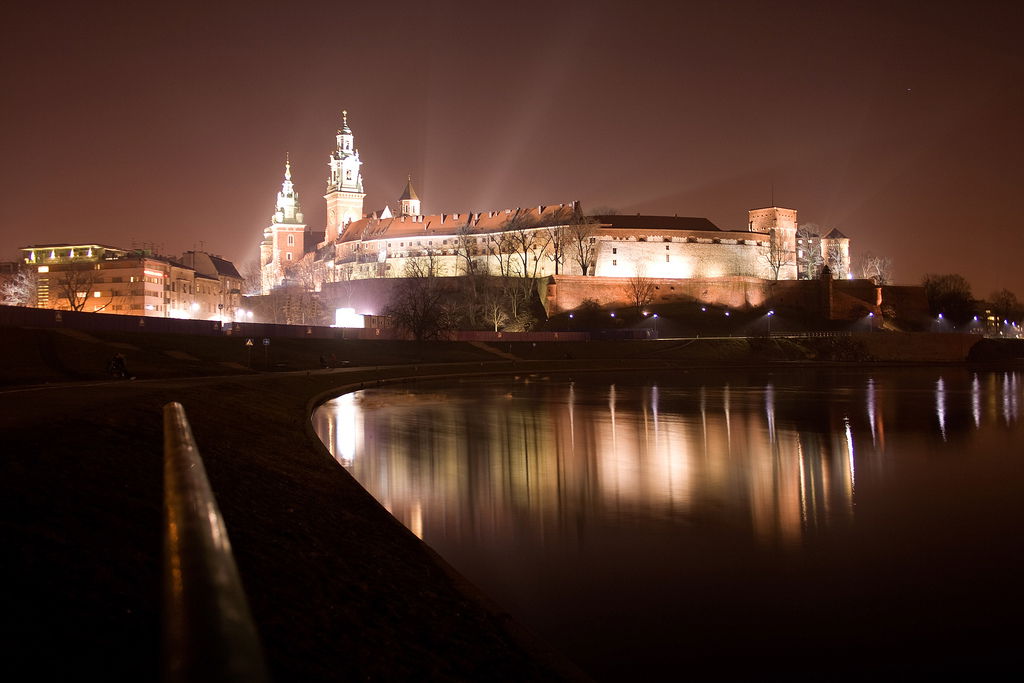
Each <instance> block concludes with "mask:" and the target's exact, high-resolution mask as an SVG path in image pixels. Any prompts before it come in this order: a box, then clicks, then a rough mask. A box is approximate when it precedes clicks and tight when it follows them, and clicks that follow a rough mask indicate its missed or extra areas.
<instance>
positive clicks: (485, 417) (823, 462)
mask: <svg viewBox="0 0 1024 683" xmlns="http://www.w3.org/2000/svg"><path fill="white" fill-rule="evenodd" d="M1020 391H1021V388H1020V383H1019V378H1018V375H1017V374H1016V373H981V374H974V373H969V372H967V371H963V370H944V371H942V372H936V371H932V370H923V371H915V372H899V371H891V372H874V373H871V374H860V373H842V374H840V373H834V374H832V375H829V374H827V373H825V374H822V373H813V372H811V373H808V372H804V373H795V374H793V373H791V374H789V375H787V374H779V373H774V374H771V375H766V376H735V377H734V376H730V377H729V378H728V379H714V376H713V375H700V374H691V375H679V376H676V377H661V378H658V379H657V380H656V381H655V380H651V379H648V378H643V377H634V378H630V379H623V378H621V377H617V378H615V379H614V380H613V381H601V380H599V379H597V378H591V379H584V380H577V381H575V382H573V381H568V380H560V379H559V378H558V377H557V376H556V377H553V378H531V379H521V380H518V381H512V380H496V381H494V382H473V383H466V384H458V385H455V386H447V387H443V388H441V387H438V386H436V385H435V386H425V385H420V386H417V387H413V388H398V389H376V390H368V391H364V392H358V393H357V394H350V395H346V396H342V397H339V398H338V399H335V400H334V401H332V402H330V403H328V404H326V405H325V406H324V407H323V408H321V410H320V411H318V413H317V415H316V416H315V417H314V420H315V426H316V428H317V430H318V433H319V434H320V435H321V438H322V439H323V441H324V443H325V444H327V445H328V447H329V449H330V450H331V452H332V453H333V454H334V455H335V457H336V458H338V460H339V461H340V462H341V463H342V465H343V466H345V467H346V468H347V469H348V470H349V471H350V472H351V473H352V474H353V476H355V477H356V479H357V480H358V481H359V482H360V483H361V484H362V485H363V486H364V487H366V489H367V490H368V491H370V493H371V494H373V495H374V496H375V497H376V498H377V499H378V500H379V501H380V502H381V503H382V504H383V505H384V506H385V507H386V508H387V509H388V510H389V511H390V512H391V513H392V514H394V515H395V516H396V517H397V518H398V519H399V520H400V521H401V522H403V523H404V524H405V525H406V526H407V527H408V528H410V529H411V530H412V531H413V532H414V533H415V534H416V535H417V536H420V537H421V538H423V539H424V540H425V541H426V542H427V543H429V544H430V545H431V546H433V547H434V548H435V549H437V550H438V551H439V552H440V553H441V554H442V555H443V556H444V557H445V558H446V559H448V560H449V561H450V562H452V564H453V565H454V566H455V567H456V568H457V569H459V570H460V571H462V572H463V573H465V574H466V575H467V576H468V577H469V578H470V580H472V581H474V582H475V583H477V584H478V585H480V586H481V587H482V588H484V590H485V591H486V592H488V593H489V594H491V595H492V597H494V598H495V599H497V600H498V602H499V603H500V604H502V605H503V606H505V607H506V608H507V609H509V611H510V612H512V613H513V614H514V615H515V616H517V617H518V618H520V619H522V620H523V621H524V622H525V623H526V624H527V625H528V626H529V627H531V628H534V629H536V630H538V631H540V632H541V633H542V634H543V635H545V636H547V637H550V638H552V639H553V640H554V641H556V645H557V646H558V647H559V648H561V649H563V651H565V652H568V653H569V654H570V655H571V656H572V657H574V658H575V659H576V660H577V661H578V662H580V663H581V665H582V666H584V668H587V669H589V670H590V671H591V672H592V673H593V672H594V671H601V672H603V673H602V674H601V675H602V676H609V677H612V678H614V677H617V676H618V675H626V674H627V673H629V674H635V673H637V672H638V671H642V670H643V669H644V664H640V665H638V664H637V663H636V662H637V661H638V660H637V658H639V661H641V662H643V663H646V664H648V665H649V666H650V667H651V669H650V671H651V672H653V671H656V670H658V669H657V667H658V666H660V665H661V664H662V663H664V662H662V659H661V658H662V657H663V655H664V652H663V651H664V648H665V647H666V646H665V644H664V643H663V642H662V640H663V639H664V637H666V633H670V634H671V633H676V634H677V635H679V636H681V637H684V640H685V641H686V642H688V643H690V644H691V645H693V646H694V647H695V648H698V649H699V651H700V652H705V653H708V654H707V655H706V657H704V659H701V657H698V656H694V657H691V664H692V666H693V667H695V668H694V669H693V670H694V671H696V672H698V673H700V672H703V674H702V675H706V676H707V677H710V678H716V677H718V675H719V673H721V675H726V674H725V673H723V672H719V673H715V672H716V671H717V669H716V668H715V666H717V665H712V664H709V662H712V661H713V660H714V657H716V656H722V655H723V652H719V650H720V649H722V648H725V650H730V651H731V648H733V647H735V646H736V645H735V643H732V641H733V639H737V640H738V641H739V642H740V643H741V644H742V646H743V647H744V648H745V649H747V650H750V652H752V653H754V652H757V653H759V654H757V658H758V661H761V662H762V663H766V662H769V661H773V660H772V658H773V657H776V658H779V661H789V660H788V659H787V655H786V652H785V651H786V647H787V646H786V645H785V644H784V643H786V642H790V646H789V647H792V643H791V639H800V642H804V643H808V642H813V638H811V639H810V641H808V633H809V631H814V632H817V631H818V630H819V628H821V627H823V626H824V625H826V624H827V623H829V622H830V620H838V621H837V622H836V626H835V628H836V629H838V630H839V631H842V629H843V628H851V629H852V628H853V627H852V626H849V625H850V624H857V623H858V618H859V617H858V618H850V617H849V616H848V615H847V616H843V614H841V613H838V612H830V613H829V614H827V615H823V614H821V613H819V612H817V611H815V610H816V609H818V608H816V607H815V606H814V600H811V599H810V598H809V596H811V595H813V596H815V599H816V600H820V598H821V594H822V591H828V592H835V594H836V595H835V596H833V599H834V600H838V601H839V602H841V603H843V604H846V605H847V608H848V609H861V608H862V606H861V605H859V601H862V600H864V599H865V598H864V596H862V595H860V593H859V592H858V591H856V590H854V589H853V588H850V587H837V585H836V583H835V581H836V577H837V576H838V575H840V574H842V573H843V572H844V571H848V570H849V565H857V564H858V563H861V562H867V561H868V560H866V559H864V558H874V557H876V556H878V555H882V556H884V557H886V558H887V561H889V562H891V563H893V565H892V569H890V570H887V571H892V572H897V571H902V570H901V569H900V567H901V566H904V565H908V564H914V563H916V562H918V561H919V558H917V557H916V556H911V555H910V554H909V553H910V551H909V550H907V549H906V546H907V543H908V541H907V538H910V539H913V538H914V534H920V533H921V529H920V528H919V526H920V524H922V523H923V524H927V523H928V521H927V520H928V519H929V517H928V515H929V514H930V510H928V509H927V508H926V507H925V504H924V503H920V502H918V501H919V499H920V500H924V499H928V500H929V501H931V499H930V498H928V497H929V496H934V495H937V490H938V491H941V490H943V489H941V486H946V485H947V484H945V483H942V482H940V483H939V484H936V483H935V482H931V483H930V484H929V487H930V488H927V489H925V488H924V485H923V484H921V483H920V481H921V480H922V479H924V478H927V477H929V476H934V472H932V471H930V470H929V468H932V467H933V466H934V464H933V463H932V461H931V459H933V458H935V457H936V456H940V455H949V456H952V455H954V454H955V455H958V456H961V457H963V456H968V457H970V458H974V459H975V461H973V462H972V461H971V460H967V461H964V460H960V461H959V464H957V465H956V467H967V466H969V467H982V466H983V465H982V464H981V463H982V462H986V460H985V459H986V458H988V457H990V456H992V455H993V454H994V453H1005V452H1007V451H1009V450H1010V449H1009V448H1008V446H1007V444H1015V443H1019V437H1020V436H1021V434H1020V430H1019V403H1020V401H1019V399H1020ZM948 467H950V465H949V463H948V462H946V463H943V464H942V465H941V466H940V467H939V471H940V472H945V470H943V469H942V468H948ZM1015 472H1017V473H1018V474H1019V471H1016V470H1015ZM951 474H952V476H953V477H954V480H956V482H957V483H956V486H957V487H959V488H956V489H955V490H956V492H957V495H958V496H959V498H958V503H957V505H961V506H966V505H969V504H970V501H973V500H974V498H975V497H976V496H975V495H974V494H973V493H972V492H971V490H969V489H970V486H971V476H975V475H977V473H976V472H973V473H972V471H966V472H965V471H961V470H956V471H951ZM978 476H980V475H978ZM1010 483H1011V485H1013V486H1016V485H1017V484H1019V480H1011V481H1010ZM948 485H950V486H952V484H948ZM936 486H939V487H940V488H939V489H936V488H935V487H936ZM951 490H954V489H951ZM990 494H991V495H994V494H992V492H991V491H988V492H986V496H989V498H990V497H991V495H990ZM861 498H863V500H861ZM932 502H933V501H932ZM989 502H990V501H989ZM929 504H931V503H929ZM861 505H866V506H867V508H866V512H865V514H863V515H862V514H861V507H860V506H861ZM907 505H909V506H910V508H909V509H904V506H907ZM897 509H898V510H899V512H898V513H897V512H896V510H897ZM968 513H969V514H973V509H970V510H968ZM968 516H969V515H968ZM922 519H923V520H924V521H923V522H922ZM914 525H918V526H914ZM904 534H905V535H906V536H907V538H904ZM897 543H901V544H902V546H898V545H895V544H897ZM949 543H950V548H953V547H954V546H956V544H957V543H960V540H959V539H950V541H949ZM854 548H856V549H857V550H858V554H857V555H856V556H855V557H853V558H852V559H851V558H850V557H846V562H847V565H842V566H840V565H838V564H836V563H838V562H839V560H838V559H836V558H837V557H839V556H843V553H846V552H852V549H854ZM933 551H934V552H937V553H939V554H941V553H944V552H946V549H945V548H944V547H943V548H939V549H938V550H935V549H933ZM904 555H906V556H905V557H904ZM900 558H902V560H901V559H900ZM900 561H902V562H903V563H904V565H900ZM946 564H947V565H949V564H950V563H949V562H947V563H946ZM812 566H813V567H816V569H815V570H814V571H811V569H810V568H811V567H812ZM872 567H873V565H872ZM876 571H877V569H876ZM870 580H871V581H876V582H885V581H889V580H892V581H895V583H896V584H899V585H902V579H901V580H899V581H896V579H894V578H893V577H890V576H887V575H886V573H885V571H883V572H882V574H881V575H877V576H872V577H871V578H870ZM694 581H699V582H700V589H699V591H700V592H705V591H706V593H707V596H702V597H698V596H695V595H694V594H693V583H692V582H694ZM659 582H661V583H659ZM683 586H687V588H683ZM895 590H896V589H895V588H894V589H893V591H895ZM900 590H905V589H904V588H901V589H900ZM609 591H614V594H615V598H614V599H611V598H609ZM777 591H783V592H784V593H785V594H786V595H789V596H792V597H793V601H789V602H787V603H786V605H785V606H784V607H782V606H779V605H778V604H776V601H777V599H778V596H777V595H776V592H777ZM805 593H806V594H805ZM879 594H880V595H887V592H886V591H885V590H882V591H880V593H879ZM711 596H717V597H714V598H712V597H711ZM933 597H934V596H933ZM875 599H877V600H881V598H878V597H876V598H875ZM902 599H904V598H903V597H902V596H897V595H890V596H888V597H887V598H886V599H885V602H884V604H885V605H894V604H897V603H898V602H899V600H902ZM844 601H845V602H844ZM595 604H597V605H604V607H600V608H598V607H594V605H595ZM752 605H756V607H754V610H755V611H756V612H757V613H758V614H759V615H760V616H758V618H756V619H751V617H750V614H749V611H750V610H751V608H752ZM608 610H611V612H610V614H614V615H615V618H614V619H611V622H613V623H614V627H612V626H611V625H610V623H609V622H608V620H609V619H610V617H609V616H608V614H609V612H608ZM665 610H668V612H667V613H664V614H663V612H664V611H665ZM658 615H660V616H658ZM680 615H686V617H687V618H685V619H683V620H682V622H679V623H676V625H675V626H673V627H672V628H671V629H666V628H665V627H664V626H663V625H662V626H660V627H657V626H656V625H655V624H654V623H653V622H657V621H658V620H659V619H672V620H673V622H674V623H675V622H677V621H678V617H679V616H680ZM794 615H800V617H799V618H798V617H797V616H794ZM918 616H919V615H918ZM915 618H917V617H915ZM738 620H739V621H743V622H745V623H744V625H743V626H737V621H738ZM807 620H813V621H814V623H815V624H816V625H815V626H813V627H809V626H808V623H807ZM648 622H652V623H648ZM791 622H792V623H791ZM887 623H889V624H891V628H897V627H898V626H899V624H901V623H902V621H900V618H899V617H892V616H891V615H890V616H889V617H888V622H887ZM698 626H699V628H698ZM876 626H877V625H875V624H872V627H876ZM610 628H611V629H612V630H615V631H618V630H620V629H622V628H625V629H627V630H628V631H630V632H631V633H633V634H635V635H631V636H627V637H625V638H624V639H623V638H621V637H619V638H611V637H609V636H608V633H607V631H608V630H609V629H610ZM766 628H770V629H771V631H772V634H771V635H765V633H764V632H763V630H764V629H766ZM748 630H749V633H748ZM854 630H855V631H856V634H858V635H859V634H860V633H861V631H860V629H854ZM883 630H884V629H883ZM925 630H926V631H927V629H925ZM755 634H756V635H755ZM851 637H854V636H851ZM880 637H883V636H880ZM916 637H920V638H924V636H916ZM787 638H788V639H790V640H787ZM634 641H635V642H634ZM755 641H756V642H755ZM723 642H726V643H732V644H730V645H729V646H728V647H726V646H725V645H723V644H722V643H723ZM792 642H796V641H792ZM904 642H905V645H906V648H905V650H906V651H908V652H909V651H913V646H914V644H915V643H916V642H917V640H915V637H911V638H910V640H909V641H904ZM929 643H932V641H929ZM819 645H820V646H821V647H820V655H816V656H815V657H817V656H820V657H826V656H831V655H829V653H833V651H835V650H836V649H837V648H838V649H840V650H842V647H840V646H838V645H836V644H835V643H833V642H830V643H829V644H828V645H827V646H825V645H824V644H819ZM922 647H923V645H922ZM761 649H764V650H765V651H764V652H761ZM613 651H617V652H618V654H614V655H613V654H612V652H613ZM716 653H717V654H716ZM811 659H812V660H815V658H814V657H812V658H811ZM624 660H628V661H630V662H631V664H630V667H632V668H629V669H626V668H622V664H621V662H622V661H624ZM705 660H706V661H705ZM742 660H743V658H742V657H740V658H739V660H737V661H742ZM751 661H753V660H751ZM815 661H816V660H815ZM701 662H703V663H701ZM733 664H735V662H734V663H733ZM617 666H618V667H619V668H618V669H617V668H616V667H617ZM638 666H639V668H637V667H638ZM735 666H736V667H738V668H733V669H730V671H732V673H731V674H728V675H733V674H736V673H737V672H739V673H742V672H743V671H744V669H743V665H742V664H735ZM780 666H782V665H780ZM785 666H789V667H791V668H792V666H793V665H792V664H791V663H790V664H786V665H785ZM808 666H810V665H808ZM797 668H798V669H799V668H800V667H797ZM613 674H614V675H613Z"/></svg>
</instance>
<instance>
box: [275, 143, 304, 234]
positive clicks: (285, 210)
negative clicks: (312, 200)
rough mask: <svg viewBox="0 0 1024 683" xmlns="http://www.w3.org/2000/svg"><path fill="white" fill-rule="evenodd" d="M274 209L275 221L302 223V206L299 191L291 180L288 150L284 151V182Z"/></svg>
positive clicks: (290, 163)
mask: <svg viewBox="0 0 1024 683" xmlns="http://www.w3.org/2000/svg"><path fill="white" fill-rule="evenodd" d="M275 208H276V210H275V211H274V222H275V223H302V206H301V205H300V204H299V193H298V192H296V191H295V184H294V183H293V182H292V162H291V159H290V158H289V156H288V152H285V153H284V182H283V183H281V191H280V192H278V193H277V205H276V207H275Z"/></svg>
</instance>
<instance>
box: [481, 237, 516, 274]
mask: <svg viewBox="0 0 1024 683" xmlns="http://www.w3.org/2000/svg"><path fill="white" fill-rule="evenodd" d="M486 248H487V256H488V258H491V257H493V258H494V260H495V262H496V263H497V265H498V275H500V276H502V277H511V276H512V267H513V266H512V258H513V255H514V253H515V247H514V245H513V244H512V237H511V235H510V233H507V232H499V233H497V234H491V235H488V236H487V243H486Z"/></svg>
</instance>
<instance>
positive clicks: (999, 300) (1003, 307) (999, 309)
mask: <svg viewBox="0 0 1024 683" xmlns="http://www.w3.org/2000/svg"><path fill="white" fill-rule="evenodd" d="M989 305H990V306H991V307H992V312H993V313H995V314H996V315H998V316H999V317H1000V318H1007V319H1011V320H1017V319H1020V318H1021V317H1024V315H1022V314H1024V306H1021V303H1020V301H1019V300H1018V299H1017V295H1016V294H1014V293H1013V292H1011V291H1010V290H1008V289H1006V288H1003V289H1001V290H999V291H998V292H992V295H991V296H989Z"/></svg>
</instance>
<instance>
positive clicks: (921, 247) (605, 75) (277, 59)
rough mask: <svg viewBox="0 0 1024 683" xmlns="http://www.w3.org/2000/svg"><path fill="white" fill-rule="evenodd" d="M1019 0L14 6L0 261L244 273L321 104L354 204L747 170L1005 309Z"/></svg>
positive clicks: (721, 185) (639, 197) (538, 197)
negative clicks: (357, 179)
mask: <svg viewBox="0 0 1024 683" xmlns="http://www.w3.org/2000/svg"><path fill="white" fill-rule="evenodd" d="M25 4H27V3H25ZM94 5H95V6H94ZM100 5H101V7H98V6H100ZM804 5H806V6H804ZM1022 5H1024V3H1020V2H1003V3H978V2H971V3H966V2H960V3H955V4H952V3H950V4H949V5H948V7H946V6H944V5H943V4H941V3H924V2H922V3H896V2H886V3H877V4H873V3H862V2H858V3H850V2H845V3H833V2H819V3H785V2H778V3H773V2H766V1H761V2H740V1H736V2H722V3H712V2H702V3H683V2H676V3H643V2H633V3H626V2H614V3H603V2H583V3H570V2H564V3H560V2H550V3H536V4H534V3H532V2H509V3H487V2H441V1H438V2H430V1H424V2H417V3H403V2H390V3H388V2H373V3H370V2H367V3H353V2H348V3H345V2H337V1H335V2H310V3H302V2H291V3H289V2H285V1H283V0H282V1H281V2H276V3H267V4H261V3H255V2H249V3H239V4H234V3H228V2H215V1H213V0H210V1H209V2H206V3H202V4H191V3H162V4H161V5H160V6H159V7H158V8H154V7H150V6H149V3H139V2H130V3H129V2H125V3H118V2H105V3H84V2H76V3H67V4H64V3H49V4H40V5H38V6H37V7H33V8H31V9H21V10H17V11H16V12H15V13H13V14H10V13H9V16H8V19H7V22H6V23H7V26H6V27H5V43H4V47H3V51H4V68H3V74H2V76H0V78H2V79H3V84H2V85H3V94H4V96H3V100H2V102H3V108H2V111H0V117H2V118H3V124H4V125H3V126H2V136H3V137H2V139H3V152H4V154H3V157H4V158H3V163H2V164H0V168H2V170H0V174H2V175H0V187H2V188H3V192H4V199H3V202H2V204H0V226H2V236H0V258H5V259H13V258H15V257H16V255H17V254H16V249H17V248H18V247H19V246H24V245H25V244H29V243H45V242H66V241H96V242H101V243H109V244H114V245H122V246H130V245H131V244H132V243H133V242H135V243H142V242H146V243H155V244H156V245H157V246H158V247H159V248H160V249H161V251H163V252H164V253H176V252H180V251H182V250H184V249H190V248H192V247H193V246H194V245H195V246H198V245H199V243H200V241H202V242H203V243H204V244H205V247H206V248H207V249H208V250H210V251H213V252H216V253H220V254H223V255H224V256H226V257H228V258H231V259H234V260H236V261H237V262H239V263H244V262H245V261H247V260H250V259H253V258H255V256H256V254H257V244H258V242H259V240H260V238H261V234H262V230H263V227H264V226H265V225H266V224H267V223H268V219H269V217H270V214H271V213H272V211H273V202H274V194H275V192H276V191H277V190H278V189H279V186H280V179H281V173H282V164H283V160H284V153H285V151H286V150H287V151H289V152H290V153H291V158H292V162H293V170H294V174H295V180H296V183H297V186H298V189H299V191H300V193H301V197H302V200H303V204H304V208H305V211H306V216H307V220H308V222H309V223H310V225H311V226H312V227H314V228H322V227H323V222H324V207H323V200H322V199H321V195H322V192H323V187H324V183H325V178H326V172H327V168H326V161H327V155H328V153H329V152H330V151H331V149H332V147H333V142H334V138H333V135H334V132H335V130H336V128H337V126H338V120H339V112H340V110H341V109H342V108H346V109H348V110H349V112H350V123H351V125H352V128H353V129H354V131H355V133H356V144H357V146H358V147H359V149H360V153H361V156H362V159H363V162H364V165H363V170H364V179H365V183H366V190H367V194H368V196H367V203H366V207H367V210H370V209H373V208H377V207H380V206H382V205H383V204H384V203H385V202H391V203H392V204H394V200H395V198H397V196H398V195H399V193H400V192H401V190H402V186H403V182H404V179H405V176H406V174H407V173H412V174H413V177H414V180H415V182H416V185H417V189H418V190H419V191H420V195H421V198H422V199H423V203H424V210H426V211H428V212H434V211H465V210H487V209H497V208H504V207H511V206H526V205H531V204H550V203H557V202H563V201H564V202H567V201H571V200H573V199H579V200H581V201H582V202H583V203H584V206H585V207H591V208H593V207H598V206H605V207H614V208H617V209H619V210H620V211H622V212H637V211H639V212H644V213H664V214H669V215H671V214H675V213H678V214H680V215H694V216H707V217H708V218H710V219H711V220H713V221H714V222H715V223H717V224H718V225H719V226H721V227H737V226H742V225H745V222H746V210H747V209H749V208H753V207H757V206H763V205H766V204H768V203H769V201H770V199H771V188H772V185H773V184H774V188H775V200H776V203H778V204H781V205H785V206H790V207H793V208H796V209H798V210H799V212H800V218H801V221H802V222H804V223H809V222H810V223H816V224H819V225H823V226H828V227H838V228H839V229H840V230H842V231H843V232H845V233H846V234H847V235H849V236H850V237H852V238H853V240H854V242H853V251H854V252H855V260H856V258H857V255H859V254H862V253H863V252H864V251H866V250H870V251H873V252H875V253H878V254H885V255H890V256H892V257H893V259H894V261H895V264H896V275H897V279H898V280H899V281H902V282H907V283H915V282H917V281H919V279H920V277H921V274H922V273H924V272H926V271H936V272H960V273H962V274H964V275H965V276H967V277H968V279H969V280H970V281H971V282H972V283H973V284H974V289H975V294H976V295H979V296H987V295H988V294H989V293H990V292H991V291H992V290H993V289H995V288H997V287H1008V288H1010V289H1012V290H1014V291H1016V292H1017V294H1018V295H1019V296H1021V297H1022V298H1024V268H1021V266H1020V261H1021V256H1022V254H1024V231H1022V229H1021V228H1022V221H1021V219H1020V217H1019V208H1018V200H1019V197H1020V195H1021V188H1022V186H1024V171H1022V158H1024V132H1022V121H1024V117H1022V115H1021V114H1022V111H1024V90H1022V83H1024V48H1022V47H1021V45H1022V43H1021V38H1020V35H1019V34H1020V29H1021V27H1022V25H1024V21H1022V19H1024V10H1022V8H1021V7H1022Z"/></svg>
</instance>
